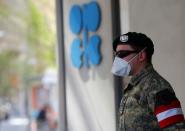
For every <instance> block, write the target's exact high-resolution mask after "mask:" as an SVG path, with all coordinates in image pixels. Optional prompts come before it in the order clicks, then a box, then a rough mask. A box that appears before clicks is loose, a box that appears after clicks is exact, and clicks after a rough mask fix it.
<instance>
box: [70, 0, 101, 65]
mask: <svg viewBox="0 0 185 131" xmlns="http://www.w3.org/2000/svg"><path fill="white" fill-rule="evenodd" d="M100 21H101V11H100V8H99V6H98V4H97V2H95V1H92V2H89V3H87V4H83V5H82V6H79V5H73V6H72V8H71V10H70V15H69V22H70V23H69V24H70V29H71V31H72V32H73V33H74V34H75V35H76V36H77V37H76V38H75V39H74V40H73V42H72V44H71V60H72V63H73V65H74V66H75V67H76V68H81V67H82V66H83V67H89V66H90V65H95V66H96V65H98V64H100V62H101V54H100V44H101V39H100V37H99V36H98V35H97V34H96V31H97V30H98V28H99V26H100ZM90 34H91V36H90ZM80 35H82V40H81V39H80V38H79V36H80Z"/></svg>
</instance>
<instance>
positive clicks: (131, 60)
mask: <svg viewBox="0 0 185 131" xmlns="http://www.w3.org/2000/svg"><path fill="white" fill-rule="evenodd" d="M146 48H147V47H145V48H144V49H142V50H141V51H140V52H143V51H144V50H145V49H146ZM140 52H139V53H140ZM139 53H137V54H136V55H135V56H134V57H132V58H131V59H130V60H129V61H128V63H130V62H131V61H132V60H133V59H134V58H136V57H137V56H138V55H139Z"/></svg>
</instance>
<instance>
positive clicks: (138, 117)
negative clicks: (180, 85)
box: [112, 32, 185, 131]
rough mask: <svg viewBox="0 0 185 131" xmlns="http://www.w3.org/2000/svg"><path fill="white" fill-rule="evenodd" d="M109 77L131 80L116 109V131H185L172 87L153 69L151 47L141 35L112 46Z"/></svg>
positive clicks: (133, 34) (128, 36) (130, 35)
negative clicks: (117, 117) (110, 74)
mask: <svg viewBox="0 0 185 131" xmlns="http://www.w3.org/2000/svg"><path fill="white" fill-rule="evenodd" d="M113 50H114V51H115V59H114V62H113V66H112V73H113V74H114V75H117V76H121V77H123V76H132V78H131V80H130V82H129V84H128V86H127V87H125V88H124V91H123V92H124V93H123V97H122V100H121V103H120V109H119V131H160V130H163V131H185V122H184V116H183V112H182V109H181V105H180V102H179V100H178V99H177V97H176V95H175V93H174V90H173V88H172V87H171V85H170V84H169V83H168V82H167V81H166V80H165V79H164V78H163V77H162V76H160V75H159V74H158V73H157V72H156V71H155V69H154V68H153V66H152V55H153V53H154V45H153V42H152V41H151V39H150V38H149V37H147V36H146V35H145V34H142V33H136V32H128V33H127V34H123V35H121V36H119V37H118V38H116V39H115V40H114V42H113Z"/></svg>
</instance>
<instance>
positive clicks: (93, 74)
mask: <svg viewBox="0 0 185 131" xmlns="http://www.w3.org/2000/svg"><path fill="white" fill-rule="evenodd" d="M97 1H98V3H99V5H100V8H101V17H102V18H101V19H102V21H101V25H100V28H99V29H98V31H97V32H96V34H98V35H99V36H100V37H101V40H102V43H101V48H100V50H101V53H102V57H103V58H102V62H101V64H100V65H99V66H97V67H92V66H91V67H90V68H89V69H85V68H81V69H80V70H79V69H76V68H75V67H74V66H73V65H72V63H71V58H70V52H71V50H70V46H71V43H72V41H73V39H74V38H76V36H75V35H74V34H72V33H71V31H70V29H69V11H70V9H71V6H72V5H74V4H78V5H82V4H84V3H88V2H90V0H64V3H63V5H64V9H63V10H64V42H65V55H66V56H65V59H66V61H65V62H66V75H67V77H66V80H67V83H66V88H67V119H68V120H67V121H68V129H69V131H114V130H115V126H116V124H115V119H116V118H115V116H116V114H115V102H114V87H113V78H112V74H111V73H110V69H111V66H112V43H111V41H112V30H111V29H112V25H111V21H112V19H111V10H110V9H111V5H110V0H97ZM81 37H82V36H81Z"/></svg>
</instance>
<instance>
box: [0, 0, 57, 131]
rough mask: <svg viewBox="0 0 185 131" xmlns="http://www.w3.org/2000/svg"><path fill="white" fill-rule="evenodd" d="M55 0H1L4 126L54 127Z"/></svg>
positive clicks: (6, 130) (51, 130) (0, 126)
mask: <svg viewBox="0 0 185 131" xmlns="http://www.w3.org/2000/svg"><path fill="white" fill-rule="evenodd" d="M55 46H56V21H55V1H53V0H0V130H3V131H12V130H15V131H28V130H30V131H55V130H57V122H58V115H57V114H58V94H57V93H58V87H57V71H56V69H57V67H56V56H55V55H56V53H55V52H56V51H55V48H56V47H55Z"/></svg>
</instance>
